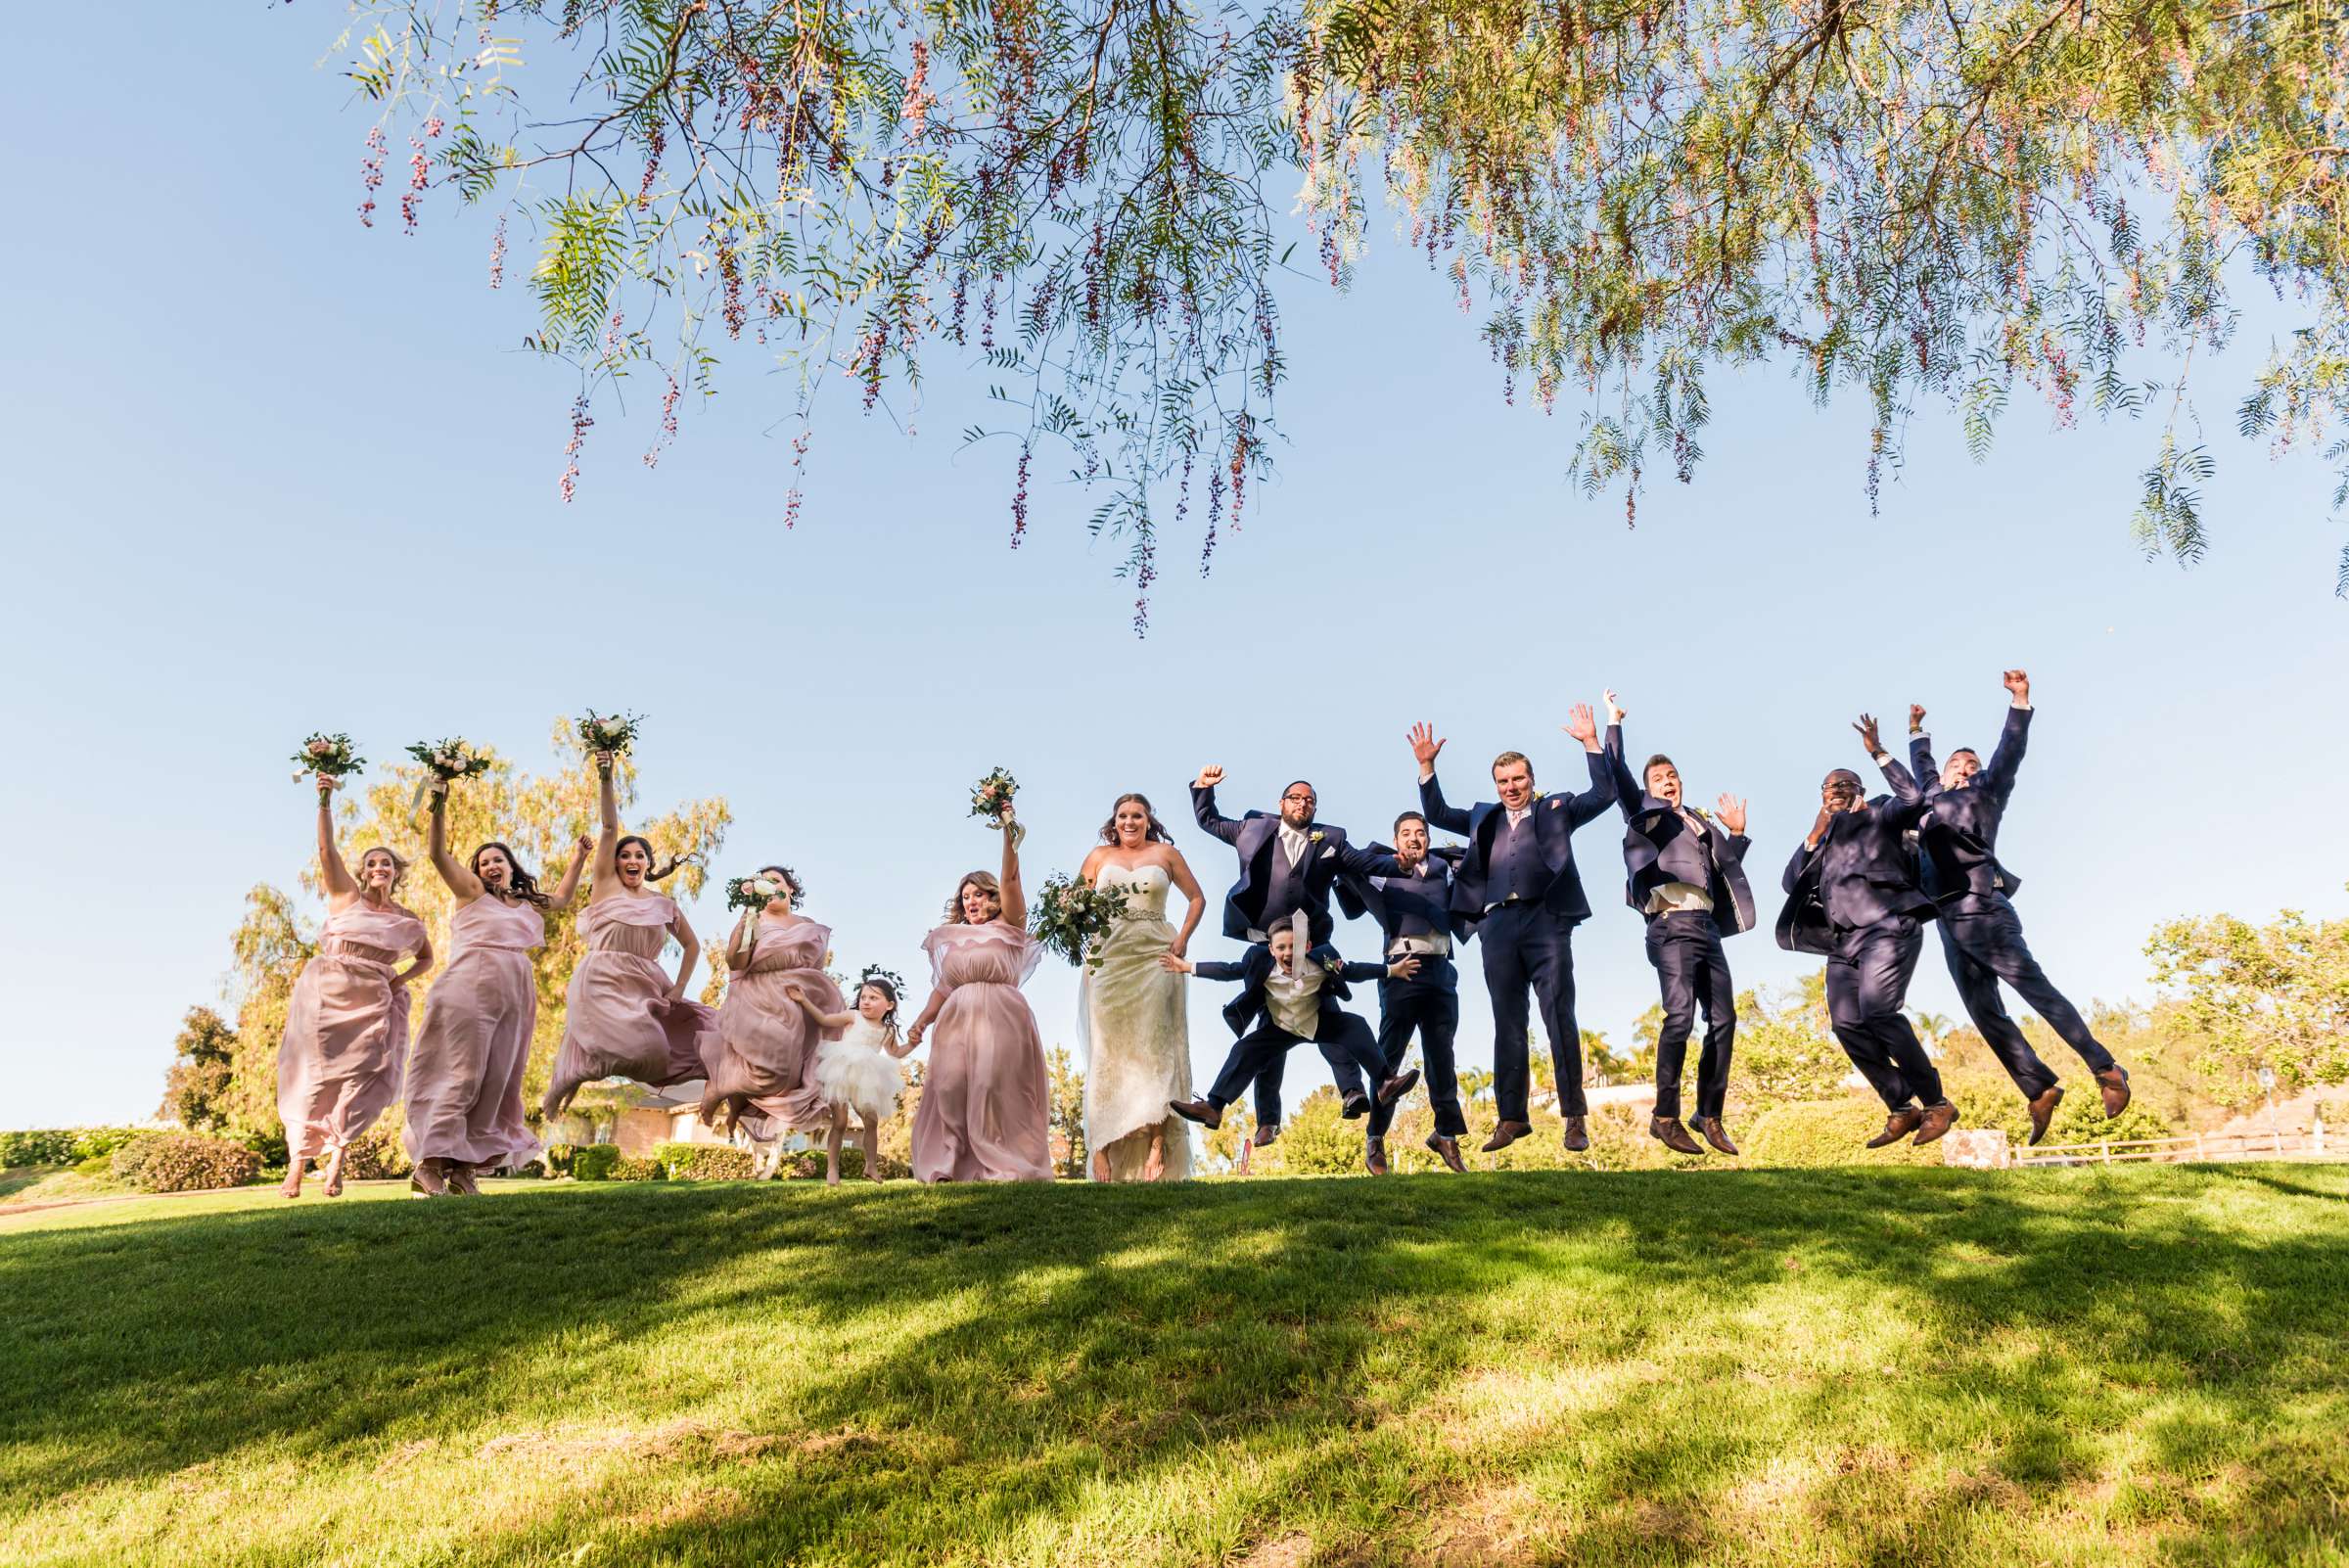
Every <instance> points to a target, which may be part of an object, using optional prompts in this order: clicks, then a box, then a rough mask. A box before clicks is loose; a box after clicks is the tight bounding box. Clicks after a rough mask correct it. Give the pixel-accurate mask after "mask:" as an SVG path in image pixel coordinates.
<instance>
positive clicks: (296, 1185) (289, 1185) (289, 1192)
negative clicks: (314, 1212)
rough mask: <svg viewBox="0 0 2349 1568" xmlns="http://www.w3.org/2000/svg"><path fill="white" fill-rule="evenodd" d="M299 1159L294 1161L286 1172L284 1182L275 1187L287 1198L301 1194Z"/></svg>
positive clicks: (297, 1196) (300, 1163) (300, 1164)
mask: <svg viewBox="0 0 2349 1568" xmlns="http://www.w3.org/2000/svg"><path fill="white" fill-rule="evenodd" d="M301 1166H302V1162H301V1161H299V1160H296V1161H295V1162H294V1165H293V1168H292V1169H291V1170H289V1171H288V1172H287V1173H286V1184H285V1185H284V1186H282V1187H280V1188H278V1189H277V1190H278V1191H279V1192H281V1193H283V1194H284V1195H285V1196H287V1197H289V1198H299V1197H300V1196H301Z"/></svg>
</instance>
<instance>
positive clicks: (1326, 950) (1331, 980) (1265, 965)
mask: <svg viewBox="0 0 2349 1568" xmlns="http://www.w3.org/2000/svg"><path fill="white" fill-rule="evenodd" d="M1299 962H1301V963H1308V964H1318V965H1320V966H1321V973H1322V980H1321V991H1320V994H1319V996H1318V997H1317V1000H1318V1001H1319V1003H1320V1008H1321V1021H1322V1022H1323V1023H1324V1024H1326V1023H1327V1022H1328V1021H1329V1020H1330V1019H1331V1018H1332V1017H1334V1016H1335V1015H1336V1014H1337V1013H1338V1012H1340V1011H1341V1009H1340V1008H1339V1006H1338V1003H1340V1002H1342V1001H1344V1000H1346V999H1347V998H1348V997H1349V996H1351V995H1352V994H1354V993H1353V992H1352V991H1351V990H1349V989H1348V982H1350V981H1356V980H1365V981H1367V980H1384V979H1386V978H1387V966H1386V965H1385V964H1350V963H1348V962H1346V961H1345V960H1344V959H1343V958H1341V957H1339V956H1338V949H1337V948H1335V947H1332V946H1330V945H1328V944H1326V943H1323V944H1321V945H1318V946H1314V947H1311V948H1308V949H1307V951H1306V954H1305V956H1304V958H1302V959H1300V960H1299ZM1272 967H1273V966H1272V949H1271V948H1270V947H1269V946H1267V945H1266V944H1264V943H1261V942H1260V943H1258V944H1257V945H1254V946H1253V947H1250V948H1249V949H1248V950H1247V951H1246V952H1245V953H1243V954H1241V955H1240V959H1239V962H1237V963H1218V962H1216V961H1214V960H1212V959H1211V960H1205V961H1201V962H1198V963H1194V964H1193V965H1192V966H1191V973H1192V974H1193V975H1196V976H1197V977H1198V978H1199V979H1201V980H1236V981H1238V982H1239V983H1240V993H1239V994H1238V995H1237V996H1234V997H1233V998H1232V999H1231V1000H1230V1001H1229V1002H1227V1003H1225V1004H1224V1007H1223V1022H1224V1023H1226V1024H1229V1025H1230V1026H1231V1032H1232V1033H1233V1034H1234V1035H1245V1034H1247V1033H1248V1031H1249V1030H1251V1029H1253V1028H1255V1027H1256V1025H1257V1023H1258V1021H1259V1020H1262V1021H1263V1022H1264V1023H1266V1024H1267V1025H1268V1024H1270V1023H1271V1022H1272V1011H1271V1008H1270V1006H1269V1005H1268V1004H1267V997H1266V995H1265V982H1266V981H1267V980H1269V979H1270V978H1271V977H1272Z"/></svg>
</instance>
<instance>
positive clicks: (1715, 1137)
mask: <svg viewBox="0 0 2349 1568" xmlns="http://www.w3.org/2000/svg"><path fill="white" fill-rule="evenodd" d="M1688 1125H1689V1126H1690V1127H1692V1128H1694V1129H1696V1130H1697V1131H1698V1132H1700V1133H1702V1134H1704V1139H1705V1141H1706V1142H1707V1143H1710V1144H1712V1145H1713V1147H1715V1148H1717V1149H1719V1150H1720V1151H1721V1152H1722V1153H1724V1154H1735V1153H1736V1152H1737V1145H1736V1144H1734V1143H1731V1142H1730V1141H1729V1131H1728V1129H1727V1128H1725V1127H1723V1126H1722V1125H1721V1118H1720V1117H1718V1116H1700V1117H1697V1118H1696V1119H1695V1120H1693V1121H1691V1122H1690V1123H1689V1124H1688Z"/></svg>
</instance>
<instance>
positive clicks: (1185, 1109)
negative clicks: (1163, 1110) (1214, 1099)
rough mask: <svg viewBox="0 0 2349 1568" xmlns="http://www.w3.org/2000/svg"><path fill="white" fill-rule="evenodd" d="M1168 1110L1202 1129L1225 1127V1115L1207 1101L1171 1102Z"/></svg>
mask: <svg viewBox="0 0 2349 1568" xmlns="http://www.w3.org/2000/svg"><path fill="white" fill-rule="evenodd" d="M1167 1109H1168V1110H1170V1111H1173V1112H1174V1114H1175V1115H1176V1116H1179V1117H1181V1118H1182V1119H1183V1120H1184V1121H1186V1122H1196V1123H1198V1124H1199V1125H1200V1126H1201V1127H1221V1126H1222V1125H1223V1113H1222V1112H1221V1111H1220V1110H1218V1109H1216V1107H1215V1106H1213V1105H1211V1104H1209V1103H1208V1102H1207V1101H1205V1100H1169V1101H1167ZM1259 1141H1262V1140H1261V1139H1260V1140H1259Z"/></svg>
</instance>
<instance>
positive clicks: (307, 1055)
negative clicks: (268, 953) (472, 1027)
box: [277, 899, 425, 1165]
mask: <svg viewBox="0 0 2349 1568" xmlns="http://www.w3.org/2000/svg"><path fill="white" fill-rule="evenodd" d="M424 940H425V939H424V922H423V921H421V920H419V919H417V918H416V917H415V916H414V915H412V914H410V913H408V911H407V910H405V909H402V908H399V907H397V906H391V907H387V908H381V909H379V908H377V907H375V906H374V905H373V904H370V903H369V902H368V901H367V900H366V899H353V900H352V901H351V902H350V903H349V904H347V905H345V907H344V908H343V909H341V910H340V911H338V912H336V913H333V914H330V915H328V916H327V918H326V925H325V926H324V928H323V929H321V930H320V931H319V933H318V955H317V956H316V957H315V958H312V959H311V960H310V961H309V962H308V963H306V964H303V965H302V966H301V973H300V974H299V976H297V977H296V978H295V981H294V995H293V998H292V1001H291V1003H290V1005H289V1006H288V1008H287V1011H286V1038H285V1039H284V1041H283V1042H282V1043H281V1044H280V1045H279V1046H278V1048H277V1114H278V1116H279V1117H280V1118H281V1119H282V1120H283V1121H284V1122H285V1124H286V1147H287V1149H288V1151H289V1152H290V1154H291V1155H292V1157H293V1159H294V1162H295V1163H296V1164H297V1165H299V1164H300V1163H301V1162H303V1161H305V1160H311V1159H315V1158H317V1157H318V1156H319V1155H320V1154H323V1153H325V1152H326V1151H327V1150H329V1149H339V1148H342V1147H344V1146H345V1145H346V1144H348V1143H350V1142H351V1141H352V1140H353V1139H355V1138H358V1137H359V1136H361V1135H362V1134H364V1133H365V1132H366V1130H368V1129H369V1128H371V1127H373V1126H374V1125H375V1119H376V1118H377V1117H379V1116H381V1115H383V1114H384V1110H385V1108H386V1107H387V1106H389V1105H390V1104H391V1102H392V1101H393V1100H395V1099H398V1098H399V1072H400V1063H401V1060H402V1058H404V1057H405V1056H406V1055H407V1052H408V988H407V987H405V986H403V985H400V984H399V983H398V982H397V981H395V980H393V979H392V978H391V977H392V974H393V972H394V969H395V966H396V965H397V964H398V963H399V961H400V960H401V959H402V958H403V957H405V956H406V955H407V954H409V953H412V952H414V951H416V950H417V949H418V948H420V947H422V946H423V945H424Z"/></svg>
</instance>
